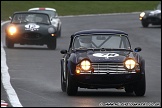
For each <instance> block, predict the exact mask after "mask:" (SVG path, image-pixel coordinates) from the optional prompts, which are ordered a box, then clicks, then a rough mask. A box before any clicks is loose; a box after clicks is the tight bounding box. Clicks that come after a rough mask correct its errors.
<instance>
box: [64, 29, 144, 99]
mask: <svg viewBox="0 0 162 108" xmlns="http://www.w3.org/2000/svg"><path fill="white" fill-rule="evenodd" d="M139 51H141V48H140V47H137V48H135V49H134V50H132V49H131V44H130V41H129V38H128V34H127V33H125V32H124V31H120V30H110V29H92V30H83V31H79V32H76V33H74V34H73V35H71V42H70V45H69V49H68V50H61V54H64V55H63V58H62V59H61V88H62V91H63V92H67V94H68V95H76V93H77V91H78V87H80V88H88V89H97V88H116V89H118V88H124V89H125V91H126V92H127V93H133V92H134V93H135V94H136V95H137V96H143V95H144V94H145V89H146V81H145V60H144V59H143V58H142V57H141V56H140V55H139V54H138V53H137V52H139Z"/></svg>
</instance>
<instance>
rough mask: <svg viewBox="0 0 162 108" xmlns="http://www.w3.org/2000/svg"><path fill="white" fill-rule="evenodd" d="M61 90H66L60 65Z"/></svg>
mask: <svg viewBox="0 0 162 108" xmlns="http://www.w3.org/2000/svg"><path fill="white" fill-rule="evenodd" d="M61 65H62V64H61ZM61 90H62V91H63V92H66V82H65V79H64V73H63V67H62V66H61Z"/></svg>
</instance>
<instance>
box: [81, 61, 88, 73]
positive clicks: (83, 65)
mask: <svg viewBox="0 0 162 108" xmlns="http://www.w3.org/2000/svg"><path fill="white" fill-rule="evenodd" d="M80 67H81V69H82V70H84V71H89V70H90V69H91V63H90V61H89V60H83V61H82V62H81V63H80Z"/></svg>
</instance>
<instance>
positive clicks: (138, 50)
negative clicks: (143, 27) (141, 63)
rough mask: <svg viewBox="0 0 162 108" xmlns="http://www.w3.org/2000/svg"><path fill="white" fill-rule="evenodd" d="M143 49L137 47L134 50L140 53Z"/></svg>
mask: <svg viewBox="0 0 162 108" xmlns="http://www.w3.org/2000/svg"><path fill="white" fill-rule="evenodd" d="M141 50H142V49H141V48H140V47H136V48H135V49H134V51H135V52H140V51H141Z"/></svg>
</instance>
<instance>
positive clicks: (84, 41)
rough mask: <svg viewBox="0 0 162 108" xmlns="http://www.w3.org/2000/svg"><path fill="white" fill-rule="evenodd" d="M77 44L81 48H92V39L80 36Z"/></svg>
mask: <svg viewBox="0 0 162 108" xmlns="http://www.w3.org/2000/svg"><path fill="white" fill-rule="evenodd" d="M79 43H80V46H81V47H85V48H91V47H92V37H91V36H81V37H79Z"/></svg>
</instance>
